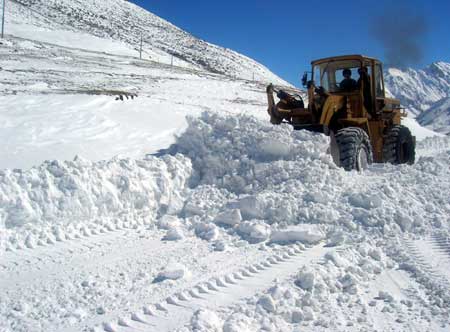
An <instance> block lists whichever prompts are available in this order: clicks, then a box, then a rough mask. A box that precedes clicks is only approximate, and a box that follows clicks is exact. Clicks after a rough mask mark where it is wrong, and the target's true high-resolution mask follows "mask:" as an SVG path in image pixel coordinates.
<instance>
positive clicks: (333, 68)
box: [267, 55, 416, 171]
mask: <svg viewBox="0 0 450 332" xmlns="http://www.w3.org/2000/svg"><path fill="white" fill-rule="evenodd" d="M311 65H312V70H311V72H305V74H304V75H303V77H302V83H303V85H304V86H305V87H306V88H307V93H308V107H305V103H304V101H303V98H302V97H301V95H300V94H293V93H290V92H287V91H286V90H281V89H277V88H276V87H274V86H273V85H272V84H270V85H269V86H268V87H267V98H268V103H269V108H268V113H269V115H270V122H271V123H272V124H281V123H283V122H287V123H289V124H291V125H292V126H293V127H294V129H307V130H311V131H317V132H322V133H324V134H326V135H329V136H330V138H331V140H330V141H331V143H330V151H331V154H332V156H333V159H334V161H335V163H336V164H337V165H338V166H340V167H343V168H344V169H346V170H358V171H361V170H363V169H365V168H367V167H368V165H370V164H371V163H373V162H377V163H385V162H389V163H392V164H404V163H407V164H413V163H414V159H415V145H416V142H415V137H414V136H412V135H411V132H410V130H409V129H408V128H407V127H405V126H403V125H402V124H401V120H402V118H403V117H406V113H405V111H404V109H403V108H401V106H400V101H399V100H397V99H392V98H388V97H386V95H385V88H384V79H383V68H382V63H381V62H380V61H379V60H377V59H374V58H370V57H367V56H363V55H343V56H335V57H328V58H323V59H319V60H315V61H312V62H311ZM274 93H275V94H276V95H277V97H278V98H279V101H278V102H277V103H275V100H274Z"/></svg>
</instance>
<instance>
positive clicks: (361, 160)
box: [356, 148, 369, 171]
mask: <svg viewBox="0 0 450 332" xmlns="http://www.w3.org/2000/svg"><path fill="white" fill-rule="evenodd" d="M356 167H357V169H358V171H362V170H364V169H367V167H369V158H368V155H367V151H366V149H364V148H361V149H359V152H358V160H357V165H356Z"/></svg>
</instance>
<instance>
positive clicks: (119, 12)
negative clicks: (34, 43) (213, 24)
mask: <svg viewBox="0 0 450 332" xmlns="http://www.w3.org/2000/svg"><path fill="white" fill-rule="evenodd" d="M10 7H11V8H8V10H9V11H11V13H10V14H11V15H7V17H8V16H10V18H9V19H8V21H7V24H9V25H12V27H10V29H12V33H13V34H14V35H16V36H18V37H30V35H29V33H27V31H24V30H26V29H24V28H23V27H24V25H27V26H30V25H34V26H37V27H39V28H41V29H40V30H44V32H43V33H40V31H39V30H37V31H35V33H34V34H33V39H35V40H41V41H48V35H49V33H48V30H52V31H53V32H54V33H55V35H58V34H60V31H61V30H62V33H63V34H67V33H68V31H67V30H69V31H73V32H77V33H80V32H82V33H86V34H89V35H93V36H97V37H100V38H102V39H112V40H115V41H120V42H122V43H124V44H127V45H128V47H129V48H130V49H131V50H134V53H135V55H136V56H137V55H138V52H137V48H138V47H139V44H140V39H141V35H142V36H143V40H144V42H143V50H144V52H145V53H144V56H145V57H146V58H150V59H153V60H157V61H161V59H163V60H164V62H166V63H167V62H169V63H170V61H171V56H172V55H173V56H174V58H175V61H177V62H178V63H179V64H180V65H184V66H187V67H194V68H201V69H203V70H206V71H209V72H214V73H220V74H225V75H229V76H233V77H241V78H245V79H255V80H258V81H264V82H273V83H276V84H283V85H287V83H286V82H285V81H283V80H281V79H280V78H279V77H277V76H276V75H274V74H273V73H272V72H270V71H269V70H268V69H267V68H266V67H264V66H263V65H261V64H259V63H257V62H256V61H254V60H252V59H250V58H248V57H246V56H244V55H241V54H239V53H237V52H234V51H232V50H230V49H226V48H223V47H219V46H216V45H212V44H210V43H207V42H205V41H203V40H199V39H197V38H195V37H194V36H192V35H190V34H189V33H187V32H185V31H183V30H181V29H179V28H177V27H175V26H174V25H172V24H170V23H169V22H167V21H165V20H163V19H161V18H159V17H157V16H156V15H153V14H152V13H150V12H148V11H146V10H144V9H142V8H140V7H138V6H136V5H134V4H132V3H130V2H128V1H123V0H75V1H74V0H45V1H44V0H42V1H41V0H39V1H36V0H20V1H19V0H17V1H16V0H15V1H13V2H12V3H11V4H10ZM45 30H47V32H45ZM57 38H58V37H56V38H55V39H57ZM86 44H88V43H86Z"/></svg>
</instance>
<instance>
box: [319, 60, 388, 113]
mask: <svg viewBox="0 0 450 332" xmlns="http://www.w3.org/2000/svg"><path fill="white" fill-rule="evenodd" d="M345 72H348V73H350V77H347V78H346V77H344V73H345ZM310 84H313V85H314V87H315V88H316V89H315V90H313V91H312V92H316V93H317V91H319V92H322V93H326V94H328V95H340V96H349V95H360V96H361V99H362V103H363V104H364V107H365V109H366V111H368V112H369V113H372V114H375V113H378V112H379V111H381V109H382V108H383V107H384V106H385V101H384V99H385V90H384V81H383V70H382V65H381V63H380V62H379V61H378V60H376V59H374V58H369V57H365V56H362V55H346V56H338V57H330V58H324V59H319V60H315V61H313V62H312V81H310ZM317 88H319V89H318V90H317ZM310 97H314V96H310ZM353 99H355V100H356V99H357V98H353ZM310 100H313V98H311V99H310Z"/></svg>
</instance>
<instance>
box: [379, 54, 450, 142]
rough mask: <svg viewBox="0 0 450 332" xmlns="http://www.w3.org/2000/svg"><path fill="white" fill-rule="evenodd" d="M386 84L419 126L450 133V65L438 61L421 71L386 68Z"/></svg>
mask: <svg viewBox="0 0 450 332" xmlns="http://www.w3.org/2000/svg"><path fill="white" fill-rule="evenodd" d="M385 83H386V89H387V91H388V92H389V94H390V95H392V96H394V97H396V98H398V99H400V101H401V103H402V105H403V106H405V107H406V109H407V110H408V112H409V113H410V114H411V115H413V116H415V117H417V120H418V122H419V123H420V124H422V125H425V126H428V127H429V128H430V129H433V130H436V131H439V132H442V133H449V132H450V102H449V98H450V63H448V62H444V61H438V62H434V63H432V64H431V65H429V66H428V67H426V68H424V69H418V70H416V69H412V68H406V69H399V68H387V69H386V72H385Z"/></svg>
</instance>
